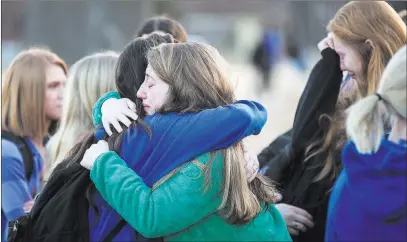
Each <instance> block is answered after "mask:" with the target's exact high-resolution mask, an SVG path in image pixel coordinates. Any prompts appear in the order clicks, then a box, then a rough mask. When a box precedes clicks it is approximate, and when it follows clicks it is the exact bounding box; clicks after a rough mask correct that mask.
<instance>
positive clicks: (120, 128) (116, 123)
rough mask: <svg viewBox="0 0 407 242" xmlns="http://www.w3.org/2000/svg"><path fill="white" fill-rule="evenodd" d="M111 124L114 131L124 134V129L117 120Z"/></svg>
mask: <svg viewBox="0 0 407 242" xmlns="http://www.w3.org/2000/svg"><path fill="white" fill-rule="evenodd" d="M110 123H111V124H112V125H113V127H114V129H115V130H116V131H117V132H118V133H121V132H123V129H122V127H121V126H120V123H119V121H117V119H114V120H111V121H110Z"/></svg>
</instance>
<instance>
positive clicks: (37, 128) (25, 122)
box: [1, 48, 67, 138]
mask: <svg viewBox="0 0 407 242" xmlns="http://www.w3.org/2000/svg"><path fill="white" fill-rule="evenodd" d="M52 65H56V66H58V67H60V68H61V69H62V70H63V71H64V72H65V74H66V73H67V66H66V64H65V62H64V61H63V60H62V59H61V58H60V57H58V56H57V55H56V54H55V53H53V52H51V51H48V50H44V49H37V48H32V49H28V50H25V51H22V52H20V53H19V54H18V55H17V56H16V57H15V58H14V59H13V61H12V62H11V64H10V66H9V68H8V69H7V71H6V73H5V75H4V78H3V84H2V114H1V119H2V125H3V129H5V130H7V131H10V132H12V133H14V134H15V135H18V136H28V137H37V138H41V137H44V136H46V135H48V133H49V130H47V128H46V127H47V125H46V115H45V110H44V102H45V90H46V79H47V68H48V67H49V66H52ZM55 122H56V121H55Z"/></svg>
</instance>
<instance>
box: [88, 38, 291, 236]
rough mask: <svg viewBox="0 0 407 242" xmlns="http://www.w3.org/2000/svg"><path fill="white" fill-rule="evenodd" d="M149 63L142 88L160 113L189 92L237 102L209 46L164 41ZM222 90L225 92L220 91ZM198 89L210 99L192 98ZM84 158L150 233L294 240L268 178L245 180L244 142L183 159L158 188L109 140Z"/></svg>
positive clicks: (98, 181) (130, 218) (107, 193)
mask: <svg viewBox="0 0 407 242" xmlns="http://www.w3.org/2000/svg"><path fill="white" fill-rule="evenodd" d="M148 62H149V66H148V68H147V71H146V78H145V82H144V83H143V85H142V87H141V88H140V90H139V91H138V93H137V97H138V98H140V99H142V100H143V105H144V110H145V111H146V112H147V113H148V114H154V113H155V112H160V110H162V107H165V108H166V109H167V110H166V111H167V112H171V108H173V109H175V108H176V107H175V105H174V104H175V103H171V101H173V102H175V100H177V99H176V97H180V96H183V97H187V99H188V97H189V98H190V100H187V101H188V102H187V104H189V105H195V106H196V108H197V109H199V105H202V104H201V103H199V102H197V100H208V101H213V100H215V102H218V103H216V105H218V106H222V105H225V104H228V103H232V102H234V94H233V91H232V88H231V87H230V85H229V83H228V80H227V78H226V75H225V72H224V69H222V68H223V67H224V63H222V62H224V60H223V58H222V57H221V56H220V55H219V53H218V52H217V51H216V50H215V49H214V48H212V47H210V46H207V45H203V44H198V43H183V44H164V45H160V46H158V47H155V48H154V49H152V50H151V51H150V52H149V55H148ZM186 82H196V83H199V84H194V85H191V84H190V83H186ZM175 85H176V86H185V87H186V88H189V90H187V92H188V93H177V90H179V89H177V88H173V87H174V86H175ZM219 90H221V91H219ZM179 91H180V92H185V90H182V89H181V90H179ZM216 93H223V94H224V95H223V96H221V97H220V98H219V97H215V96H214V94H215V95H216ZM196 95H204V98H203V99H200V98H198V99H196V98H195V99H194V97H196ZM205 96H206V97H205ZM187 106H188V105H187ZM188 108H190V107H188ZM180 113H182V110H181V112H180ZM236 122H239V120H236ZM214 125H216V124H214ZM153 135H154V134H153ZM214 135H216V134H214ZM185 145H186V148H188V144H185ZM81 164H82V165H83V166H84V167H86V168H88V169H90V170H91V179H92V180H93V181H94V183H95V185H96V188H97V189H98V191H99V192H100V193H101V195H102V196H103V198H104V199H105V200H106V201H107V202H108V203H109V205H110V206H112V207H113V208H114V209H115V210H116V211H117V212H118V213H119V214H120V215H121V216H122V217H123V218H124V219H125V220H126V221H127V222H128V223H129V224H130V225H131V226H132V227H133V228H134V229H135V230H137V231H138V232H139V233H141V234H142V235H143V236H145V237H148V238H156V237H164V240H166V241H197V240H199V241H202V240H206V241H208V240H209V241H248V240H250V241H291V238H290V236H289V234H288V231H287V228H286V225H285V223H284V220H283V218H282V217H281V215H280V214H279V212H278V211H277V210H276V209H275V207H274V206H273V204H272V203H273V201H272V200H273V198H274V191H273V188H272V185H271V183H270V181H268V180H266V179H265V178H264V177H262V176H260V175H257V176H256V177H255V179H254V180H253V181H252V182H250V183H249V184H248V183H247V180H246V176H245V168H244V165H243V164H244V157H243V149H242V144H241V142H238V143H237V144H234V145H232V146H231V147H229V148H227V149H223V150H220V151H217V152H211V153H207V154H203V155H201V156H199V157H197V158H196V159H194V160H193V161H190V162H187V163H186V164H184V165H181V166H180V167H178V168H176V169H175V170H173V171H172V172H170V173H169V174H168V175H166V176H165V177H164V178H162V179H161V180H160V181H158V182H157V183H155V184H154V185H153V187H152V188H149V187H148V186H147V185H145V183H144V182H143V180H142V179H141V178H140V176H138V175H137V174H136V173H135V172H134V171H133V170H132V169H130V168H129V167H128V166H127V164H126V163H125V162H124V161H123V160H122V159H121V158H120V157H119V156H118V155H117V154H116V153H115V152H113V151H109V147H108V145H107V143H106V142H105V141H99V142H98V144H95V145H92V146H91V147H90V148H89V149H88V150H87V151H86V153H85V156H84V158H83V160H82V162H81Z"/></svg>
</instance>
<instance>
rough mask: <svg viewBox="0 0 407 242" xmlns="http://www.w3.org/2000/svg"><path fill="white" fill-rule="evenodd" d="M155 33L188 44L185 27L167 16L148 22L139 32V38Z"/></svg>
mask: <svg viewBox="0 0 407 242" xmlns="http://www.w3.org/2000/svg"><path fill="white" fill-rule="evenodd" d="M153 32H162V33H165V34H170V35H172V36H173V37H174V38H175V39H176V40H178V41H179V42H187V33H186V32H185V29H184V27H183V26H182V25H181V24H180V23H179V22H177V21H176V20H174V19H171V18H169V17H166V16H156V17H152V18H149V19H148V20H146V21H145V22H144V23H143V24H142V26H141V28H140V29H139V30H138V31H137V37H141V36H143V35H147V34H150V33H153Z"/></svg>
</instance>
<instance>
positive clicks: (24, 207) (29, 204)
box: [23, 200, 34, 213]
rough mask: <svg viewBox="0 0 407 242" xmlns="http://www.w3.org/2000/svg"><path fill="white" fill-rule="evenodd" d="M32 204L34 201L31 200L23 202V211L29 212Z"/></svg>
mask: <svg viewBox="0 0 407 242" xmlns="http://www.w3.org/2000/svg"><path fill="white" fill-rule="evenodd" d="M33 206H34V201H33V200H30V201H27V202H25V203H24V206H23V210H24V213H29V212H31V209H32V207H33Z"/></svg>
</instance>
